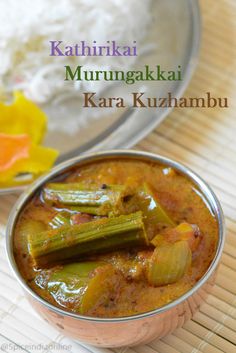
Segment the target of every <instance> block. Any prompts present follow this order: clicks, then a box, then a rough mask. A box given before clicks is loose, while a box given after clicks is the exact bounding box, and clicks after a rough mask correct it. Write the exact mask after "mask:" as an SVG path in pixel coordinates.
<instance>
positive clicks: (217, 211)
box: [6, 150, 225, 347]
mask: <svg viewBox="0 0 236 353" xmlns="http://www.w3.org/2000/svg"><path fill="white" fill-rule="evenodd" d="M114 157H115V158H124V159H140V160H146V161H151V162H157V163H161V164H163V165H166V166H170V167H173V168H174V169H176V170H177V171H178V172H180V173H181V174H183V175H185V176H186V177H187V178H189V179H190V180H191V181H192V182H193V183H194V184H195V185H196V186H197V187H198V189H199V190H200V191H201V192H202V194H203V195H204V197H205V199H206V200H207V202H208V204H209V206H210V208H211V211H212V212H213V214H214V215H215V218H216V220H217V222H218V229H219V238H218V244H217V250H216V254H215V257H214V259H213V261H212V263H211V265H210V267H209V268H208V270H207V271H206V273H205V274H204V276H203V277H202V278H201V279H200V280H199V281H198V282H197V283H196V284H195V286H194V287H193V288H191V289H190V290H189V291H188V292H186V293H185V294H184V295H182V296H181V297H179V298H178V299H176V300H174V301H172V302H170V303H169V304H166V305H165V306H163V307H161V308H158V309H156V310H152V311H149V312H146V313H143V314H139V315H133V316H128V317H121V318H107V319H106V318H96V317H88V316H81V315H78V314H75V313H69V312H66V311H64V310H63V309H60V308H57V307H55V306H53V305H52V304H50V303H48V302H46V301H45V300H44V299H42V298H40V297H39V296H38V295H37V294H36V293H34V292H33V291H32V289H31V288H30V287H29V286H28V285H27V283H26V282H25V280H24V278H22V276H21V274H20V272H19V270H18V268H17V265H16V262H15V259H14V255H13V234H14V228H15V225H16V222H17V219H18V216H19V214H20V212H21V211H22V210H23V208H24V206H25V205H26V204H27V202H28V201H29V200H30V199H31V197H32V196H33V195H34V194H35V192H37V191H38V190H39V189H40V188H41V186H42V185H43V184H44V183H45V182H48V181H49V180H50V179H51V178H54V177H55V176H58V175H60V174H61V173H63V172H65V171H66V170H68V169H70V168H71V167H74V166H82V165H84V164H86V163H88V162H94V161H98V160H104V159H111V158H114ZM224 238H225V227H224V216H223V212H222V209H221V206H220V203H219V201H218V199H217V197H216V196H215V194H214V192H213V191H212V190H211V188H210V187H209V185H207V183H206V182H204V181H203V180H202V179H201V178H200V177H199V176H198V175H197V174H195V173H194V172H193V171H191V170H190V169H188V168H187V167H185V166H183V165H182V164H180V163H178V162H175V161H172V160H170V159H167V158H165V157H162V156H160V155H156V154H151V153H146V152H139V151H131V150H113V151H106V152H99V153H92V154H86V155H82V156H80V157H77V158H73V159H71V160H68V161H67V162H64V163H62V164H60V165H59V166H57V167H56V168H54V169H53V170H52V171H50V172H49V173H48V174H46V175H44V176H42V177H41V178H39V179H38V180H37V181H36V182H35V183H34V184H32V186H30V187H29V188H28V190H26V191H25V192H24V193H23V194H22V195H21V197H20V198H19V199H18V201H17V203H16V204H15V206H14V208H13V210H12V212H11V214H10V217H9V220H8V225H7V237H6V248H7V256H8V260H9V263H10V266H11V268H12V270H13V272H14V274H15V276H16V278H17V280H18V281H19V283H20V284H21V286H22V287H23V289H24V292H25V293H26V295H27V297H28V299H29V301H30V302H31V304H32V306H33V307H34V308H35V309H36V311H37V312H38V313H39V314H40V315H41V316H42V317H43V318H44V319H45V320H46V321H47V322H49V323H50V324H52V325H54V326H55V327H56V328H57V329H58V330H60V331H61V332H62V333H63V334H64V335H66V336H69V337H71V338H73V339H75V340H79V341H82V342H84V343H88V344H92V345H94V346H102V347H121V346H135V345H138V344H144V343H147V342H149V341H151V340H153V339H156V338H161V337H163V336H165V335H168V334H170V333H171V332H172V331H173V330H175V329H176V328H178V327H181V326H182V325H183V324H184V323H185V322H186V321H187V320H189V319H191V318H192V316H193V314H194V313H195V312H196V311H197V310H198V308H199V306H200V305H201V303H202V302H203V301H205V298H206V295H207V294H208V293H209V291H210V290H211V288H212V286H213V284H214V277H215V272H216V268H217V265H218V263H219V260H220V257H221V254H222V250H223V245H224Z"/></svg>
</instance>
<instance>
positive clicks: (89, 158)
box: [6, 149, 225, 323]
mask: <svg viewBox="0 0 236 353" xmlns="http://www.w3.org/2000/svg"><path fill="white" fill-rule="evenodd" d="M112 158H124V159H138V160H144V161H145V160H146V161H149V162H156V163H159V164H163V165H167V166H170V167H173V168H174V169H176V170H177V171H179V172H180V173H181V174H183V175H184V176H186V177H187V178H188V179H190V180H191V181H192V182H193V184H195V185H196V186H197V187H198V189H199V190H200V191H201V192H202V194H203V196H204V197H205V198H206V200H207V201H208V204H209V206H210V207H211V210H213V212H214V214H215V218H216V220H217V222H218V229H219V232H218V236H219V240H218V245H217V249H216V253H215V256H214V258H213V260H212V262H211V264H210V266H209V268H208V269H207V271H206V272H205V274H204V275H203V276H202V277H201V278H200V280H199V281H198V282H197V283H196V284H195V285H194V286H193V287H192V288H191V289H190V290H188V291H187V292H186V293H184V294H183V295H182V296H180V297H178V298H177V299H175V300H174V301H172V302H170V303H168V304H166V305H164V306H162V307H160V308H157V309H154V310H151V311H147V312H144V313H141V314H136V315H131V316H124V317H117V318H116V317H114V318H100V317H90V316H85V315H79V314H77V313H72V312H69V311H65V310H63V309H61V308H58V307H56V306H54V305H53V304H51V303H49V302H47V301H46V300H44V299H43V298H41V297H40V296H39V295H38V294H37V293H35V292H34V291H33V290H32V289H31V288H30V287H29V286H28V285H27V283H26V281H25V280H24V278H23V277H22V276H21V273H20V271H19V269H18V267H17V264H16V261H15V258H14V254H13V237H14V227H15V225H16V222H17V220H18V217H19V214H20V212H21V211H22V209H23V208H24V206H25V205H26V204H27V202H28V201H29V199H30V198H31V197H32V196H33V194H34V193H35V192H36V191H38V190H39V189H40V187H41V186H42V185H43V184H44V183H45V182H47V181H48V180H49V179H51V178H54V177H56V176H57V175H59V174H61V173H62V172H65V171H66V169H69V168H73V167H74V166H76V165H84V164H87V163H93V162H95V161H98V160H104V159H112ZM224 242H225V221H224V214H223V211H222V208H221V205H220V202H219V200H218V198H217V197H216V195H215V193H214V191H213V190H212V189H211V187H210V186H209V185H208V184H207V183H206V182H205V181H204V180H203V179H202V178H201V177H200V176H199V175H198V174H197V173H195V172H194V171H192V169H190V168H188V167H186V166H185V165H183V164H182V163H179V162H177V161H175V160H172V159H169V158H167V157H164V156H162V155H159V154H154V153H150V152H144V151H138V150H130V149H119V150H107V151H101V152H94V153H86V154H83V155H81V156H78V157H74V158H72V159H69V160H67V161H65V162H63V163H61V164H59V165H58V166H56V167H55V168H53V169H52V170H51V171H50V172H48V173H45V174H44V175H42V176H41V177H40V178H38V179H37V180H36V181H35V182H34V183H33V184H32V185H31V186H30V187H29V188H27V190H25V192H24V193H23V194H22V195H21V196H20V197H19V198H18V200H17V202H16V203H15V205H14V207H13V208H12V210H11V212H10V215H9V218H8V222H7V227H6V253H7V259H8V263H9V265H10V267H11V269H12V271H13V273H14V275H15V277H16V279H17V281H18V282H19V283H20V285H21V287H22V288H23V289H24V290H25V291H26V293H27V294H29V295H30V296H31V297H33V298H34V299H35V300H36V301H37V302H39V303H41V304H42V305H43V306H44V307H46V308H47V309H49V310H51V311H53V312H54V313H57V314H60V315H63V316H69V317H71V318H74V319H77V320H82V321H89V322H96V323H105V322H118V323H120V322H128V321H132V320H138V319H143V318H148V317H151V316H154V315H157V314H161V313H163V312H165V311H167V310H170V309H172V308H174V307H176V306H177V305H178V304H180V303H182V302H184V301H185V300H186V299H188V298H189V297H191V296H192V295H193V294H194V293H195V292H197V291H198V289H199V288H200V287H201V286H202V285H203V284H204V283H205V282H206V281H207V280H208V279H209V278H210V277H211V275H212V274H213V272H214V271H215V269H216V267H217V265H218V263H219V261H220V257H221V255H222V252H223V247H224Z"/></svg>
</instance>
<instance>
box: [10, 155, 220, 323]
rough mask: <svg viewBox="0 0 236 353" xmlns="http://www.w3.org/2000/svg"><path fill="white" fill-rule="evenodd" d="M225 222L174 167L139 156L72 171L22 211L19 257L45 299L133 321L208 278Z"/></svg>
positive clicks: (26, 276) (17, 233)
mask: <svg viewBox="0 0 236 353" xmlns="http://www.w3.org/2000/svg"><path fill="white" fill-rule="evenodd" d="M217 244H218V224H217V220H216V219H215V216H214V214H213V213H212V212H211V208H210V206H209V204H208V202H207V201H206V199H205V198H204V196H203V194H202V193H201V192H200V190H199V189H198V188H197V187H196V186H195V185H194V184H193V183H192V182H191V181H190V180H189V179H188V178H187V177H186V176H184V175H182V174H180V173H179V172H178V171H176V170H175V169H173V168H171V167H168V166H165V165H162V164H157V163H154V162H151V161H150V162H149V161H142V160H137V159H133V160H132V159H128V160H125V159H119V158H114V159H109V160H104V161H97V162H96V161H95V162H92V163H88V164H85V165H82V166H80V167H74V168H73V169H71V170H70V171H67V172H65V173H64V174H63V175H61V176H60V177H59V178H54V179H53V180H50V182H47V183H46V184H44V185H43V186H42V188H41V189H40V190H39V191H38V192H37V193H36V194H35V195H34V196H33V197H32V199H31V200H30V201H29V202H28V203H27V205H26V206H25V207H24V209H23V211H22V212H21V214H20V216H19V218H18V221H17V224H16V227H15V232H14V256H15V259H16V263H17V266H18V268H19V270H20V272H21V275H22V277H23V278H24V279H25V280H26V282H27V284H28V285H29V286H30V287H31V288H32V289H33V291H34V292H36V293H37V294H38V295H39V296H41V297H42V298H43V299H45V300H46V301H48V302H50V303H51V304H53V305H54V306H57V307H59V308H61V309H64V310H66V311H69V312H73V313H78V314H80V315H86V316H93V317H103V318H104V317H105V318H115V317H125V316H131V315H135V314H139V313H144V312H148V311H151V310H154V309H156V308H159V307H162V306H164V305H165V304H167V303H169V302H171V301H173V300H175V299H177V298H178V297H180V296H181V295H183V294H184V293H186V292H187V291H188V290H189V289H191V288H192V287H193V286H194V285H195V283H196V282H197V281H198V280H199V279H200V278H201V277H202V276H203V275H204V273H205V272H206V271H207V269H208V267H209V265H210V264H211V262H212V260H213V258H214V256H215V252H216V248H217Z"/></svg>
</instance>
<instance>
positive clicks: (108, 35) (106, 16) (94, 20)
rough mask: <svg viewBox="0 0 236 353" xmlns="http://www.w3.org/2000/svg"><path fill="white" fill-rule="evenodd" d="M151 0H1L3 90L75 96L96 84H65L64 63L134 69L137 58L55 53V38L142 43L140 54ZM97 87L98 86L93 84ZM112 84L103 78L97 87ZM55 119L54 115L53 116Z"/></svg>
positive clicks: (36, 97)
mask: <svg viewBox="0 0 236 353" xmlns="http://www.w3.org/2000/svg"><path fill="white" fill-rule="evenodd" d="M151 1H152V0H145V1H137V0H7V1H0V58H1V65H0V91H5V92H7V93H11V92H12V91H13V90H22V91H23V92H24V93H25V94H26V95H27V96H28V97H29V98H30V99H32V100H33V101H35V102H37V103H46V102H49V101H50V100H51V99H52V98H54V97H57V98H58V97H60V96H62V97H63V96H68V95H73V94H75V93H76V92H78V90H81V89H82V88H83V89H84V90H85V91H86V90H90V89H91V82H85V83H83V86H82V87H81V83H79V84H78V82H76V81H74V82H69V84H65V82H64V74H65V72H64V67H63V66H64V65H65V64H66V65H71V67H75V66H77V65H84V66H86V68H93V69H95V70H104V69H107V70H118V69H124V68H126V69H127V68H128V67H132V65H133V64H134V62H135V60H136V58H135V57H129V58H127V57H50V56H49V52H50V46H49V41H50V40H62V41H64V42H65V43H68V44H70V45H72V44H76V43H78V42H79V41H81V40H84V41H86V42H87V43H92V42H93V41H94V40H96V41H97V43H98V44H100V45H103V44H104V43H106V41H107V40H115V41H116V42H117V43H119V45H131V44H132V43H133V41H134V40H136V41H137V46H138V48H139V54H141V52H142V51H143V50H145V46H142V44H141V43H142V41H143V39H144V38H145V35H146V33H147V29H148V25H149V23H150V16H151V10H150V6H151ZM92 88H93V87H92ZM105 88H107V82H105V83H104V82H99V83H97V85H96V90H97V91H101V90H103V89H105ZM49 118H50V117H49Z"/></svg>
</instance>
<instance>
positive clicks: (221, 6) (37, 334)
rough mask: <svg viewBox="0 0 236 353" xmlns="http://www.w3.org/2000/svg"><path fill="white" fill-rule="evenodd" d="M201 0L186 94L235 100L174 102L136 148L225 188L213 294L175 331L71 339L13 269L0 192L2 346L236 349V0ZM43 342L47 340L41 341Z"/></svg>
mask: <svg viewBox="0 0 236 353" xmlns="http://www.w3.org/2000/svg"><path fill="white" fill-rule="evenodd" d="M200 3H201V7H202V17H203V18H202V20H203V38H202V48H201V55H200V62H199V65H198V68H197V70H196V73H195V75H194V77H193V79H192V81H191V84H190V86H189V88H188V90H187V91H186V92H185V95H186V96H187V97H188V96H189V97H200V96H202V95H204V94H205V93H206V92H211V94H212V95H213V96H215V97H228V98H229V102H230V107H229V108H226V109H224V108H223V109H222V108H217V109H215V108H214V109H211V108H208V109H204V108H201V109H200V108H198V109H191V108H188V109H186V108H185V109H181V108H179V109H175V110H174V111H173V112H172V114H170V116H169V117H168V118H167V119H166V120H165V121H164V122H163V123H162V124H161V125H160V126H159V127H158V128H157V129H156V130H155V131H153V132H152V133H151V134H150V135H149V136H148V137H147V138H146V139H144V140H143V141H141V142H140V143H139V144H138V145H137V146H136V147H135V148H137V149H142V150H145V151H151V152H155V153H160V154H163V155H165V156H167V157H170V158H173V159H176V160H177V161H180V162H182V163H184V164H186V165H187V166H189V167H191V168H193V169H194V170H195V171H196V172H197V173H199V174H200V175H201V176H202V177H203V178H204V179H205V180H206V181H207V182H208V183H209V184H210V185H211V186H212V187H213V189H214V191H215V192H216V194H217V195H218V197H219V199H220V201H221V203H222V206H223V210H224V213H225V216H226V224H227V240H226V245H225V249H224V254H223V257H222V261H221V264H220V267H219V270H218V275H217V279H216V284H215V286H214V289H213V292H212V294H211V295H209V297H208V298H207V301H206V303H205V304H204V305H203V306H202V307H201V308H200V311H199V312H197V313H196V314H195V315H194V317H193V319H192V320H191V321H189V322H187V323H186V324H185V325H184V326H183V327H182V328H180V329H177V330H176V331H175V332H174V333H173V334H171V335H169V336H167V337H165V338H163V339H161V340H159V341H154V342H152V343H150V344H149V345H146V346H142V347H136V348H132V349H130V348H125V349H124V348H122V349H116V350H107V349H97V348H93V347H88V346H84V345H83V346H82V345H79V344H77V343H75V342H72V341H70V340H69V339H67V338H65V337H64V336H62V335H61V334H60V333H58V331H56V330H55V329H54V328H52V327H51V326H49V325H48V324H47V323H45V322H43V321H42V320H41V319H40V318H39V317H38V316H37V314H36V313H35V312H34V311H33V310H32V309H31V307H30V306H29V304H28V302H27V301H26V299H25V298H24V296H23V294H22V292H21V289H20V288H19V286H18V284H17V283H16V281H15V279H14V278H13V276H12V273H11V271H10V269H9V266H8V264H7V261H6V256H5V251H4V227H5V224H6V219H7V215H8V213H9V210H10V208H11V207H12V205H13V203H14V202H15V200H16V196H15V195H10V196H5V197H1V198H0V287H1V291H0V350H2V351H6V352H10V351H12V350H16V349H19V351H21V352H25V351H27V352H33V351H34V350H37V352H46V351H48V352H57V351H58V352H59V351H60V352H78V353H89V352H94V353H99V352H101V353H105V352H107V353H108V352H114V351H116V352H120V353H121V352H122V353H123V352H127V353H135V352H136V353H155V352H157V353H197V352H199V353H201V352H202V353H203V352H205V353H220V352H225V353H233V352H234V353H235V352H236V281H235V279H236V250H235V249H236V202H235V198H236V145H235V144H234V142H235V139H236V119H235V117H234V111H233V110H234V108H235V106H236V96H235V93H234V92H236V79H235V78H236V76H235V72H234V69H236V45H235V44H236V26H235V20H236V1H235V0H219V1H215V0H202V1H200ZM55 343H57V345H55ZM39 344H41V346H37V345H39ZM49 344H52V346H48V345H49ZM53 344H54V346H53ZM58 344H60V346H59V345H58ZM63 345H67V347H63Z"/></svg>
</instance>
